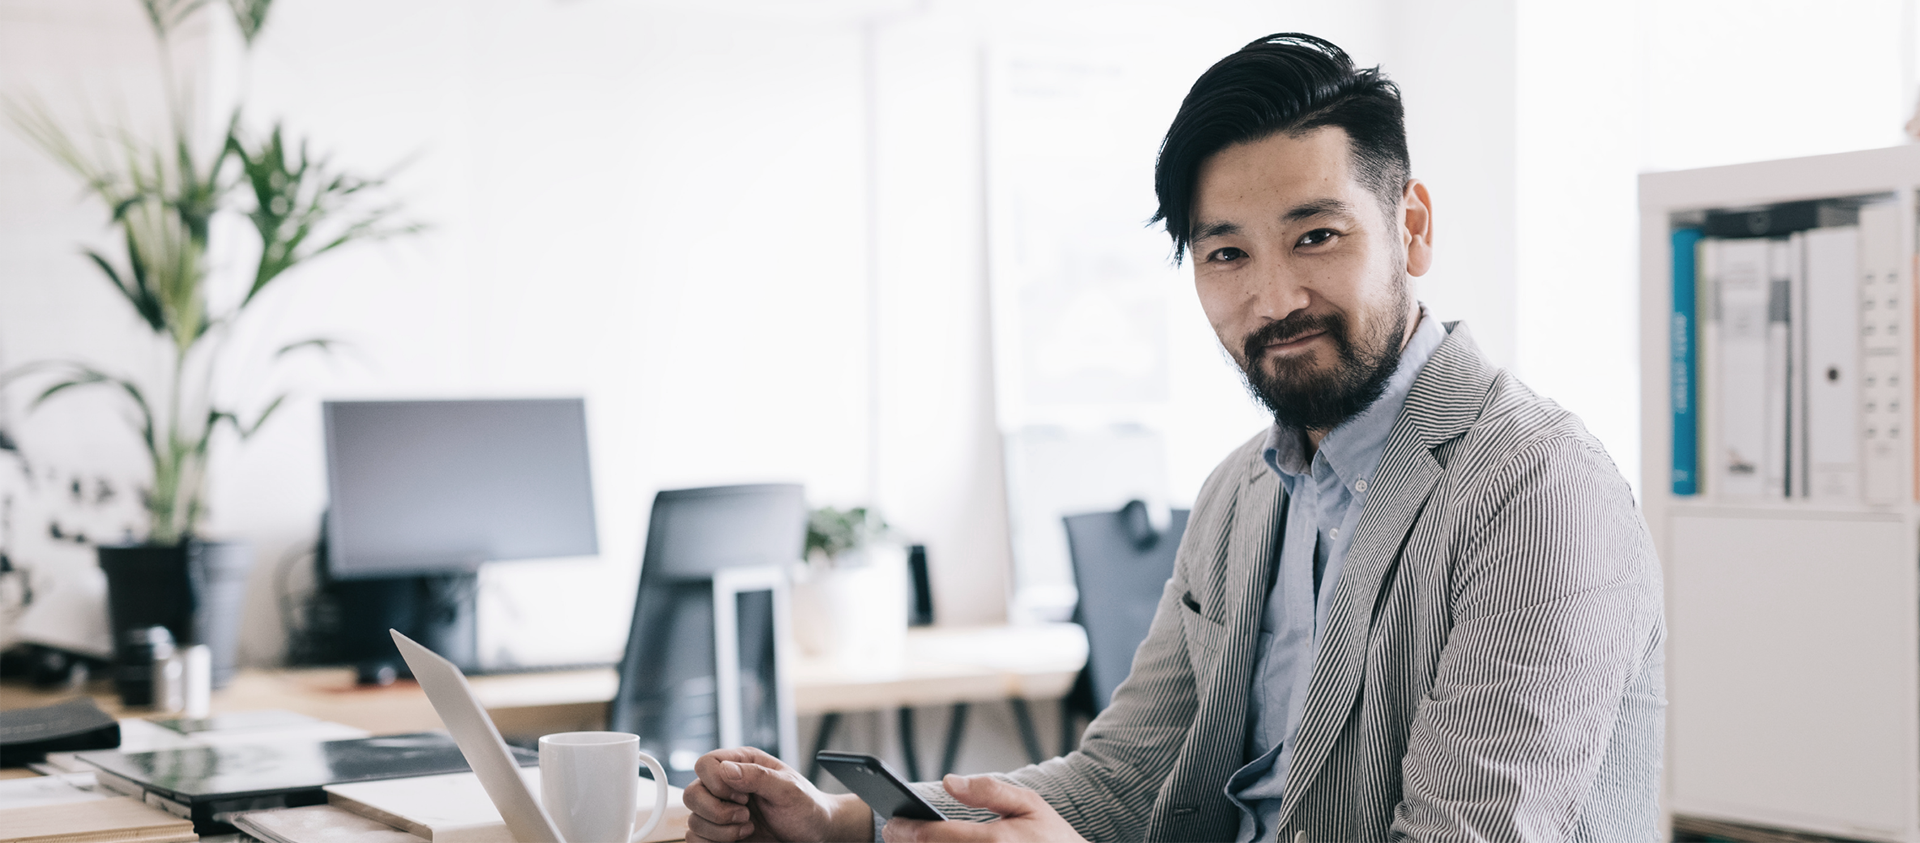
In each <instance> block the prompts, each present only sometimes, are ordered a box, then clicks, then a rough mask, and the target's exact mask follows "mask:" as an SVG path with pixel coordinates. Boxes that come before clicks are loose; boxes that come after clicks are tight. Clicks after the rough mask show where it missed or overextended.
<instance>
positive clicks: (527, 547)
mask: <svg viewBox="0 0 1920 843" xmlns="http://www.w3.org/2000/svg"><path fill="white" fill-rule="evenodd" d="M321 413H322V415H323V419H324V422H325V428H326V438H327V491H328V492H329V493H330V498H331V503H330V508H329V513H328V520H327V552H328V559H327V564H328V572H329V573H330V574H331V575H332V576H333V577H335V578H338V579H359V578H365V577H393V576H406V575H415V574H437V573H447V572H459V573H471V572H473V571H474V570H475V569H477V568H478V567H479V566H480V563H482V562H494V561H501V560H507V559H539V558H550V557H561V556H591V555H593V554H596V553H599V552H600V546H599V532H598V531H597V530H596V529H595V527H594V512H593V480H592V476H591V473H590V471H589V468H588V464H587V413H586V402H585V401H583V400H581V399H579V398H555V399H508V400H486V401H328V402H326V403H325V404H323V405H322V409H321Z"/></svg>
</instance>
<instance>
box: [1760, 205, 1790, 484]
mask: <svg viewBox="0 0 1920 843" xmlns="http://www.w3.org/2000/svg"><path fill="white" fill-rule="evenodd" d="M1792 253H1793V249H1792V246H1791V242H1790V241H1789V240H1788V239H1787V238H1785V237H1775V238H1772V239H1770V240H1768V241H1767V329H1766V365H1765V368H1766V375H1765V381H1764V383H1763V390H1762V391H1763V395H1764V402H1763V404H1762V407H1763V408H1764V416H1763V418H1762V426H1763V427H1764V428H1765V434H1764V438H1763V439H1762V444H1763V446H1764V448H1765V450H1764V451H1762V452H1761V460H1760V466H1761V477H1762V480H1763V483H1764V490H1763V493H1764V495H1765V496H1766V497H1769V498H1785V497H1788V496H1790V495H1791V494H1792V490H1791V487H1790V486H1789V484H1788V476H1789V473H1790V472H1789V468H1790V459H1791V457H1792V453H1791V449H1790V448H1789V447H1788V442H1789V431H1790V430H1791V425H1790V424H1789V423H1788V413H1789V405H1790V401H1789V392H1790V390H1789V385H1790V384H1791V383H1792V376H1793V372H1792V366H1791V365H1790V364H1789V357H1790V355H1791V348H1790V343H1789V338H1790V336H1791V334H1792V331H1791V330H1790V328H1791V325H1790V321H1789V320H1790V315H1791V308H1790V307H1789V306H1788V304H1789V300H1790V295H1791V289H1792V284H1793V270H1792V264H1793V257H1792Z"/></svg>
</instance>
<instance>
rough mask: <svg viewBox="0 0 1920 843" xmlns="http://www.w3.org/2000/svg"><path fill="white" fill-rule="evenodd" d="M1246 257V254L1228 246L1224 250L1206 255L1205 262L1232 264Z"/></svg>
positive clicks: (1217, 250) (1216, 250)
mask: <svg viewBox="0 0 1920 843" xmlns="http://www.w3.org/2000/svg"><path fill="white" fill-rule="evenodd" d="M1246 256H1247V253H1246V252H1243V251H1240V250H1239V249H1236V248H1234V247H1232V246H1228V247H1226V248H1224V249H1215V250H1213V254H1210V255H1208V256H1207V260H1209V261H1212V262H1214V263H1232V262H1234V261H1237V260H1240V259H1241V258H1244V257H1246Z"/></svg>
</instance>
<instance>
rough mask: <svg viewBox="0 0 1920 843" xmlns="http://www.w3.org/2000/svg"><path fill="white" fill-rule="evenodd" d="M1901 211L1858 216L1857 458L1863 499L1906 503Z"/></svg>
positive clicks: (1909, 310)
mask: <svg viewBox="0 0 1920 843" xmlns="http://www.w3.org/2000/svg"><path fill="white" fill-rule="evenodd" d="M1900 263H1901V261H1900V209H1899V208H1898V207H1896V206H1895V205H1894V204H1892V203H1890V202H1883V203H1880V204H1877V205H1868V206H1866V207H1864V208H1861V209H1860V288H1859V296H1860V299H1859V301H1860V307H1859V315H1860V453H1861V472H1860V473H1861V487H1862V493H1863V496H1864V497H1865V498H1866V499H1867V500H1868V501H1869V502H1872V503H1893V502H1895V501H1899V500H1902V499H1904V498H1906V497H1907V479H1908V476H1909V473H1910V472H1909V470H1908V465H1909V462H1908V460H1909V457H1908V454H1910V453H1911V452H1912V448H1911V443H1912V441H1913V431H1912V424H1911V423H1910V419H1912V417H1913V416H1912V408H1911V407H1909V406H1908V400H1907V396H1908V395H1911V394H1912V392H1911V388H1912V384H1911V383H1909V380H1910V379H1911V377H1912V374H1911V372H1909V371H1908V366H1907V365H1906V361H1908V360H1910V359H1911V357H1910V356H1909V355H1908V354H1907V353H1906V344H1907V342H1908V336H1909V335H1910V333H1911V330H1910V329H1911V327H1912V314H1913V307H1912V304H1911V303H1910V302H1909V300H1908V299H1909V296H1908V294H1907V287H1906V284H1905V282H1904V279H1903V278H1902V273H1901V272H1900Z"/></svg>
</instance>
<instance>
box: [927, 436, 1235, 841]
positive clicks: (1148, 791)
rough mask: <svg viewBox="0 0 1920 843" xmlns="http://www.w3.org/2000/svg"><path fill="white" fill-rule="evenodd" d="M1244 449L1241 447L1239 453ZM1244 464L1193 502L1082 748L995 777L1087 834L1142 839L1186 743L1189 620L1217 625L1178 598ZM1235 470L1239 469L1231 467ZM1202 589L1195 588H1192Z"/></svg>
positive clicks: (1208, 545)
mask: <svg viewBox="0 0 1920 843" xmlns="http://www.w3.org/2000/svg"><path fill="white" fill-rule="evenodd" d="M1242 450H1244V448H1243V449H1242ZM1243 464H1244V460H1237V459H1231V458H1230V459H1229V460H1227V461H1226V462H1225V463H1222V466H1221V468H1220V469H1217V470H1216V471H1215V473H1214V475H1213V476H1212V477H1209V478H1208V480H1207V483H1206V484H1204V485H1203V486H1202V488H1201V492H1200V494H1199V496H1198V497H1197V499H1196V501H1195V506H1194V510H1193V516H1192V519H1191V521H1190V522H1189V524H1188V527H1187V531H1186V534H1185V535H1183V536H1182V537H1181V540H1180V550H1179V553H1178V555H1177V557H1176V563H1175V565H1174V572H1173V577H1172V578H1171V579H1169V580H1168V581H1167V584H1166V586H1165V587H1164V588H1162V589H1161V593H1160V602H1159V605H1158V606H1157V607H1156V608H1155V610H1154V615H1153V623H1152V625H1151V626H1150V627H1149V628H1148V631H1147V637H1146V640H1145V641H1143V642H1141V644H1140V648H1139V649H1138V650H1136V651H1135V652H1134V656H1133V666H1132V669H1131V670H1130V671H1129V672H1128V674H1127V678H1126V679H1125V680H1124V681H1122V682H1121V683H1120V685H1119V686H1118V687H1116V688H1115V689H1114V692H1113V698H1112V700H1111V701H1110V702H1109V703H1108V705H1107V708H1106V709H1105V710H1104V711H1102V712H1101V713H1100V715H1099V716H1098V717H1096V718H1094V720H1093V722H1092V723H1091V724H1089V725H1088V726H1087V731H1086V734H1085V735H1084V736H1083V737H1082V738H1081V742H1080V748H1079V749H1077V750H1075V751H1073V752H1070V753H1068V754H1066V755H1065V756H1062V757H1059V758H1054V759H1051V760H1048V761H1045V762H1043V763H1040V764H1034V765H1029V766H1026V767H1022V768H1020V769H1017V770H1014V771H1012V772H1009V773H998V774H995V776H996V777H997V778H1000V779H1003V780H1005V781H1009V782H1012V783H1013V784H1017V785H1020V786H1022V787H1027V788H1031V789H1033V790H1035V791H1038V792H1039V793H1040V795H1041V796H1042V797H1043V798H1045V799H1046V800H1047V803H1048V804H1049V805H1052V806H1053V808H1054V809H1055V810H1057V811H1059V812H1060V815H1061V816H1062V817H1063V818H1065V819H1066V821H1067V822H1068V823H1069V824H1071V825H1072V826H1073V827H1074V829H1075V830H1076V831H1078V832H1079V833H1080V836H1082V837H1085V838H1087V839H1088V840H1144V839H1146V834H1147V827H1148V819H1149V817H1150V815H1151V813H1152V810H1153V806H1154V803H1155V800H1156V798H1157V797H1158V794H1159V791H1160V788H1161V787H1162V786H1163V785H1164V784H1166V782H1167V780H1168V778H1169V775H1170V774H1171V772H1172V770H1173V766H1174V761H1175V759H1176V757H1177V756H1178V753H1179V751H1180V749H1181V747H1182V746H1183V745H1184V744H1185V743H1186V741H1187V740H1188V735H1189V733H1190V731H1191V729H1192V724H1193V721H1194V712H1195V710H1196V707H1197V705H1198V689H1197V686H1196V684H1195V676H1194V660H1193V657H1192V655H1191V654H1190V653H1189V644H1188V634H1189V633H1188V629H1187V628H1188V626H1189V625H1190V624H1193V621H1192V620H1189V619H1188V617H1187V616H1189V615H1193V619H1194V620H1197V621H1199V624H1193V625H1195V626H1196V627H1197V626H1199V625H1203V624H1211V623H1213V622H1212V621H1208V620H1205V619H1203V618H1200V617H1199V616H1198V615H1194V614H1193V613H1192V612H1190V611H1189V610H1188V609H1187V608H1186V607H1185V606H1184V605H1182V601H1181V597H1182V596H1183V595H1185V594H1186V593H1187V592H1188V589H1189V588H1190V585H1189V582H1190V581H1192V580H1193V579H1194V578H1195V577H1196V576H1203V574H1199V573H1198V572H1200V571H1205V570H1206V569H1207V568H1208V566H1210V565H1211V564H1213V562H1214V561H1215V560H1213V559H1211V558H1208V557H1210V556H1211V555H1212V554H1213V552H1214V550H1215V549H1217V548H1216V545H1218V544H1219V542H1220V539H1221V537H1222V536H1224V535H1225V532H1226V526H1225V525H1226V523H1227V522H1228V521H1229V520H1230V518H1229V513H1230V510H1231V507H1232V501H1231V498H1232V489H1233V488H1235V487H1237V485H1238V482H1237V481H1238V478H1239V473H1238V471H1237V469H1240V468H1241V467H1242V466H1243ZM1229 467H1232V468H1233V469H1236V470H1229ZM1196 593H1198V590H1197V589H1196ZM915 788H916V789H917V790H918V791H919V792H920V794H921V795H922V796H924V797H926V798H927V800H928V801H929V802H932V803H933V804H934V805H935V806H936V807H938V808H939V809H940V810H941V812H943V813H945V814H946V815H947V816H948V817H951V818H954V819H970V820H975V821H979V822H985V821H989V820H992V819H994V818H995V816H994V815H993V814H992V813H990V812H987V811H982V810H979V809H975V808H969V807H967V806H964V805H961V804H960V803H958V802H955V801H954V800H953V798H952V797H951V796H948V795H947V793H946V790H945V789H944V788H942V787H941V786H940V785H939V784H937V783H928V784H918V785H915Z"/></svg>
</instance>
